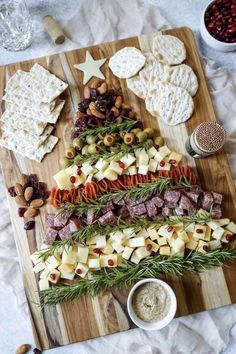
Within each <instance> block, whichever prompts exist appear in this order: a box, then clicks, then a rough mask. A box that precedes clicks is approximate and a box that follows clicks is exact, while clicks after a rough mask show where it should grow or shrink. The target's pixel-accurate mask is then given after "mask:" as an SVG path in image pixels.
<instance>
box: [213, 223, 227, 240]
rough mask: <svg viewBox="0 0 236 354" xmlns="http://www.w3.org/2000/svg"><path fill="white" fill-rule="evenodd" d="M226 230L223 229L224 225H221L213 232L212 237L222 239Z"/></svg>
mask: <svg viewBox="0 0 236 354" xmlns="http://www.w3.org/2000/svg"><path fill="white" fill-rule="evenodd" d="M224 232H225V230H224V229H223V227H221V226H219V227H217V229H215V230H214V231H213V232H212V238H215V239H216V240H220V239H221V237H222V236H223V235H224Z"/></svg>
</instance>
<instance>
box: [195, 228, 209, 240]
mask: <svg viewBox="0 0 236 354" xmlns="http://www.w3.org/2000/svg"><path fill="white" fill-rule="evenodd" d="M205 233H206V226H205V225H201V224H196V225H195V227H194V232H193V238H195V239H201V240H204V238H205Z"/></svg>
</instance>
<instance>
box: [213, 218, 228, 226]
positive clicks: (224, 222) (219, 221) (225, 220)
mask: <svg viewBox="0 0 236 354" xmlns="http://www.w3.org/2000/svg"><path fill="white" fill-rule="evenodd" d="M215 221H217V222H218V224H219V225H220V226H225V225H228V224H229V223H230V220H229V219H226V218H225V219H218V220H215Z"/></svg>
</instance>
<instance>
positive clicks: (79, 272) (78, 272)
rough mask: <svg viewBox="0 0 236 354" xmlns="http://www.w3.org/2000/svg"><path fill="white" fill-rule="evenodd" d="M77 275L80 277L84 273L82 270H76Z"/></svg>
mask: <svg viewBox="0 0 236 354" xmlns="http://www.w3.org/2000/svg"><path fill="white" fill-rule="evenodd" d="M75 272H76V274H78V275H80V274H82V273H83V271H82V269H80V268H78V269H76V270H75Z"/></svg>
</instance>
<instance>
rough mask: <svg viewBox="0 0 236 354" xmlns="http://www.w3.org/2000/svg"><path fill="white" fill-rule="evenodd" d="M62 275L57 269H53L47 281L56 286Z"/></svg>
mask: <svg viewBox="0 0 236 354" xmlns="http://www.w3.org/2000/svg"><path fill="white" fill-rule="evenodd" d="M60 275H61V273H60V272H59V271H58V270H57V269H53V270H52V271H51V272H50V273H49V274H48V277H47V280H48V281H50V282H51V283H53V284H56V283H57V282H58V280H59V278H60Z"/></svg>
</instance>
